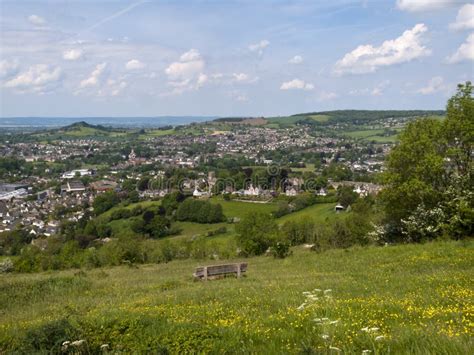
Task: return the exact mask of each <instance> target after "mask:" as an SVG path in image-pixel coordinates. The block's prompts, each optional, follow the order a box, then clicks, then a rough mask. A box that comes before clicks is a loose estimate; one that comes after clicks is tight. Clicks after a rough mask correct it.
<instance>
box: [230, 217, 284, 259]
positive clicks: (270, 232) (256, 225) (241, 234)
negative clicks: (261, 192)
mask: <svg viewBox="0 0 474 355" xmlns="http://www.w3.org/2000/svg"><path fill="white" fill-rule="evenodd" d="M236 232H237V244H238V246H239V248H240V249H241V251H242V253H243V254H245V255H261V254H263V253H265V252H266V251H267V249H268V248H269V247H270V246H271V245H272V244H273V242H274V240H276V239H277V238H278V236H279V234H280V232H279V229H278V224H277V223H276V221H275V219H274V218H272V216H271V215H269V214H267V213H263V212H256V213H249V214H247V215H246V216H245V217H244V218H242V220H241V221H240V222H239V224H237V226H236Z"/></svg>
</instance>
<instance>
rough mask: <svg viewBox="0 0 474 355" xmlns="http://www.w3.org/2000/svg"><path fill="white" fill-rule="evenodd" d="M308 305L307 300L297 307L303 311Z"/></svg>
mask: <svg viewBox="0 0 474 355" xmlns="http://www.w3.org/2000/svg"><path fill="white" fill-rule="evenodd" d="M305 307H306V302H304V303H302V304H301V306H299V307H298V308H296V309H297V310H298V311H302V310H303V309H304V308H305Z"/></svg>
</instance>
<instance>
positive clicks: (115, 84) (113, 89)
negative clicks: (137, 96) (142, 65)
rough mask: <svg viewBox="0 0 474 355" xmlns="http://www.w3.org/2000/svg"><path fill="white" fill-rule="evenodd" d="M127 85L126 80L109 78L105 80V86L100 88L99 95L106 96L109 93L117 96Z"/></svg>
mask: <svg viewBox="0 0 474 355" xmlns="http://www.w3.org/2000/svg"><path fill="white" fill-rule="evenodd" d="M127 86H128V84H127V82H125V81H123V80H114V79H109V80H107V88H105V89H102V90H100V91H99V95H100V96H106V95H107V94H110V96H118V95H120V94H121V93H122V91H123V90H124V89H125V88H126V87H127Z"/></svg>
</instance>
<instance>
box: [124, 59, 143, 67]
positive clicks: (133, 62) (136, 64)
mask: <svg viewBox="0 0 474 355" xmlns="http://www.w3.org/2000/svg"><path fill="white" fill-rule="evenodd" d="M125 68H126V69H127V70H140V69H143V68H145V64H143V63H142V62H140V61H139V60H138V59H132V60H129V61H128V62H127V63H126V64H125Z"/></svg>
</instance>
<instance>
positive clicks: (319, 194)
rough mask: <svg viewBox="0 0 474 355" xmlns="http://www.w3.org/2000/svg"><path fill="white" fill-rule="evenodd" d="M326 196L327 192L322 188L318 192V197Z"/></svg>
mask: <svg viewBox="0 0 474 355" xmlns="http://www.w3.org/2000/svg"><path fill="white" fill-rule="evenodd" d="M327 194H328V193H327V191H326V190H325V189H324V188H322V187H321V188H320V189H319V191H318V196H327Z"/></svg>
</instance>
